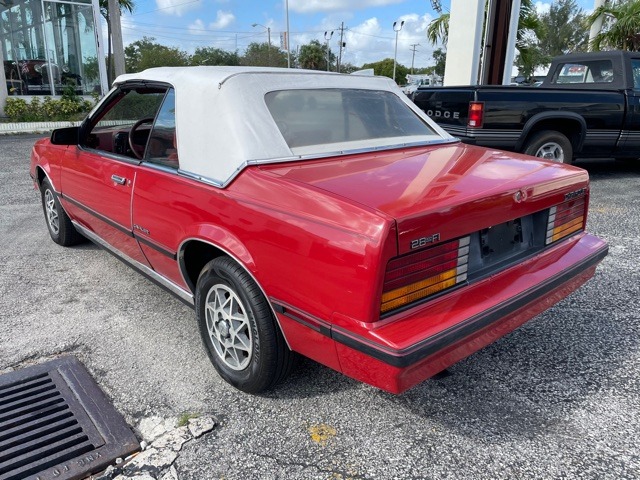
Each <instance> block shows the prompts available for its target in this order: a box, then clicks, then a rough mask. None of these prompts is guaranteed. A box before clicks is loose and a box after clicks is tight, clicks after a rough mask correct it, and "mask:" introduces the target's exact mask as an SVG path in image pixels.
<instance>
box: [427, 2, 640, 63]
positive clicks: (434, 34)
mask: <svg viewBox="0 0 640 480" xmlns="http://www.w3.org/2000/svg"><path fill="white" fill-rule="evenodd" d="M637 1H640V0H637ZM485 9H486V5H485ZM449 17H450V15H449V12H442V13H440V16H438V17H436V18H434V19H433V20H432V21H431V22H430V23H429V26H428V27H427V39H428V40H429V41H430V42H431V44H432V45H435V44H436V43H442V44H444V45H446V44H447V40H448V39H449ZM485 21H486V18H485ZM540 26H541V24H540V19H539V18H538V15H537V14H536V9H535V7H534V6H533V2H532V0H522V2H521V3H520V17H519V19H518V33H517V39H516V47H517V48H518V51H519V52H520V61H521V63H522V64H524V65H528V66H530V68H528V70H531V72H533V68H534V67H535V65H534V64H535V63H536V62H537V61H538V57H539V55H537V53H536V49H537V47H536V46H535V45H532V43H531V41H530V38H531V33H530V32H534V33H535V32H536V31H537V30H538V29H539V28H540Z"/></svg>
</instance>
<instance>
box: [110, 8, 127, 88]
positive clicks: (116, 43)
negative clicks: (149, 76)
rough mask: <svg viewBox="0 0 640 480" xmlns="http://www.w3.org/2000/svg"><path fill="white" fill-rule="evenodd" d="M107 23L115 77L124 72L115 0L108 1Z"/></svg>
mask: <svg viewBox="0 0 640 480" xmlns="http://www.w3.org/2000/svg"><path fill="white" fill-rule="evenodd" d="M108 7H109V22H110V23H111V38H110V40H111V44H112V47H113V66H114V70H115V74H116V77H117V76H118V75H122V74H123V73H125V72H124V45H123V43H122V25H121V24H120V5H119V4H118V1H117V0H109V3H108Z"/></svg>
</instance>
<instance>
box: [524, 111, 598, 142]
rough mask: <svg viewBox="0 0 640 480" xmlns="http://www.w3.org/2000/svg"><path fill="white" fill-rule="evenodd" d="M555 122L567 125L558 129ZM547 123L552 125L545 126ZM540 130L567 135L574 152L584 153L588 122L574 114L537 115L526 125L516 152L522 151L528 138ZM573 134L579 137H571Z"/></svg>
mask: <svg viewBox="0 0 640 480" xmlns="http://www.w3.org/2000/svg"><path fill="white" fill-rule="evenodd" d="M555 121H563V122H566V123H564V124H563V125H562V126H561V127H557V126H554V125H553V123H554V122H555ZM545 123H550V125H543V124H545ZM540 130H556V131H558V132H560V133H563V134H565V135H567V137H568V138H569V141H571V143H572V145H573V150H574V152H580V151H582V145H583V143H584V139H585V137H586V133H587V122H586V121H585V119H584V118H583V117H582V116H581V115H578V114H577V113H574V112H541V113H536V114H535V115H534V116H533V117H531V118H530V119H529V120H528V121H527V123H525V125H524V128H523V129H522V133H521V134H520V138H518V141H517V142H516V145H515V150H516V151H518V152H519V151H521V150H522V148H523V147H524V145H525V142H526V140H527V138H528V137H530V136H531V134H532V133H534V132H536V131H540ZM572 133H577V134H578V135H577V136H575V137H574V135H571V134H572Z"/></svg>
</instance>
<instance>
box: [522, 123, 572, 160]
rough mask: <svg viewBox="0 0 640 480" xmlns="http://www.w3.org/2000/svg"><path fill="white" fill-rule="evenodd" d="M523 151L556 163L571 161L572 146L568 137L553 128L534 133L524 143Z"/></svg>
mask: <svg viewBox="0 0 640 480" xmlns="http://www.w3.org/2000/svg"><path fill="white" fill-rule="evenodd" d="M523 153H526V154H527V155H532V156H534V157H539V158H544V159H547V160H551V161H554V162H558V163H571V162H572V160H573V147H572V146H571V142H570V141H569V139H568V138H567V137H566V136H565V135H564V134H562V133H560V132H556V131H555V130H543V131H541V132H538V133H535V134H534V135H533V136H532V137H531V138H530V139H529V140H528V141H527V143H526V145H525V147H524V150H523Z"/></svg>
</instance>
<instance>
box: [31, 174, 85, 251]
mask: <svg viewBox="0 0 640 480" xmlns="http://www.w3.org/2000/svg"><path fill="white" fill-rule="evenodd" d="M40 197H41V198H42V210H43V211H44V219H45V221H46V223H47V230H49V235H51V239H52V240H53V241H54V242H55V243H57V244H58V245H62V246H63V247H70V246H72V245H77V244H78V243H82V242H83V241H84V240H85V238H84V237H83V236H82V235H81V234H80V233H79V232H78V231H77V230H76V229H75V227H74V226H73V223H71V219H70V218H69V216H68V215H67V212H65V211H64V208H62V205H61V204H60V199H59V198H58V194H57V193H56V192H55V190H54V189H53V187H52V186H51V183H49V180H48V179H46V178H45V179H44V180H43V181H42V183H41V184H40Z"/></svg>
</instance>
